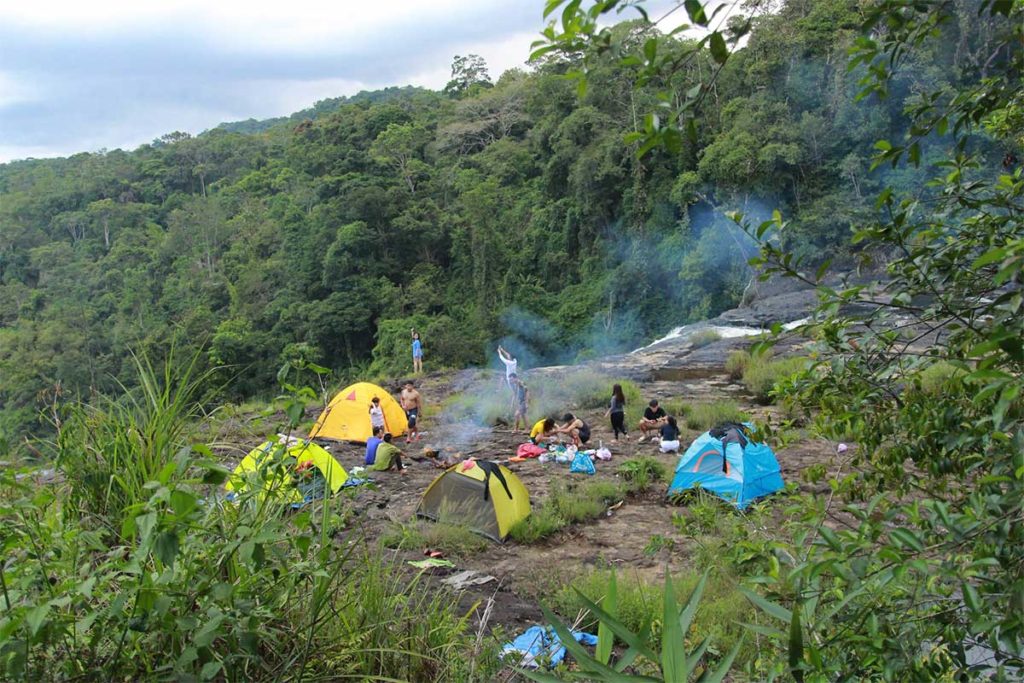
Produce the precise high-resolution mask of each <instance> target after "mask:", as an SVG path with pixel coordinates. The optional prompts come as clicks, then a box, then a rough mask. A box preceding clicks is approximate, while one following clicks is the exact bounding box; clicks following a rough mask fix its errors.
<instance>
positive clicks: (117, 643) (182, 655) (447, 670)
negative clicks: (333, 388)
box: [0, 368, 494, 681]
mask: <svg viewBox="0 0 1024 683" xmlns="http://www.w3.org/2000/svg"><path fill="white" fill-rule="evenodd" d="M142 371H143V373H144V374H143V377H142V383H143V387H142V389H141V390H140V394H139V395H138V396H137V397H134V398H133V397H126V398H123V399H122V400H121V401H119V402H111V403H110V404H108V403H106V402H104V404H103V410H102V411H99V412H96V411H93V410H89V411H87V412H86V413H85V414H84V416H83V417H81V418H75V419H81V420H82V422H81V423H80V424H79V425H73V426H72V428H71V429H69V430H65V431H63V432H62V434H61V436H60V439H61V442H60V447H61V449H62V451H61V455H62V457H68V456H69V455H70V454H71V453H74V452H76V451H77V452H83V453H89V450H90V449H92V448H96V447H98V446H102V447H104V448H106V449H108V450H105V451H104V452H97V453H91V454H90V455H91V457H93V458H94V459H95V463H98V464H99V465H102V466H104V467H107V466H109V465H110V464H111V463H112V462H114V458H118V460H117V461H116V462H117V463H118V464H119V466H120V467H121V468H122V470H123V471H121V472H118V473H116V474H115V475H114V476H112V477H111V476H109V475H108V474H107V472H106V470H103V469H100V468H98V467H96V466H94V465H88V466H89V467H90V468H91V469H89V470H87V475H77V474H75V473H74V470H75V467H73V466H72V465H73V463H71V462H70V461H65V462H64V465H65V466H66V467H65V469H66V470H67V471H68V473H69V476H68V478H67V479H66V481H65V482H63V483H58V484H53V485H48V486H41V487H36V486H34V485H33V484H32V483H30V481H31V480H25V481H19V480H18V478H17V477H16V475H15V473H14V472H13V471H11V470H10V469H9V468H8V469H0V529H2V530H3V546H4V552H5V557H4V560H3V565H2V571H0V578H2V579H3V581H2V583H3V591H2V598H0V599H2V600H3V605H4V609H3V612H2V617H0V631H2V633H3V637H2V638H0V679H3V680H29V681H32V680H58V679H59V680H64V679H73V678H74V679H83V680H152V679H155V678H160V679H164V678H166V679H173V680H213V679H216V680H227V681H241V680H246V681H249V680H252V681H262V680H281V679H282V678H290V679H291V678H294V679H299V680H301V679H302V678H303V677H304V673H305V672H308V673H309V674H310V675H313V672H315V676H316V677H318V678H324V679H331V680H340V679H347V678H352V679H359V680H368V679H375V680H376V679H388V680H409V681H427V680H430V681H433V680H467V679H468V678H469V677H470V676H471V672H470V671H471V669H470V667H472V666H474V664H473V663H472V662H473V660H474V656H473V655H474V653H476V654H478V655H479V659H476V660H475V661H476V663H477V664H479V663H485V665H488V666H489V665H490V664H488V663H493V662H494V658H493V657H490V656H489V655H485V654H482V647H481V643H480V642H478V641H476V640H475V639H474V638H473V637H472V636H471V634H469V633H468V629H467V620H468V615H462V614H460V612H459V611H458V609H457V601H456V600H455V599H454V598H453V597H452V596H451V595H450V594H448V593H444V592H438V591H436V590H434V589H429V590H428V589H425V588H420V587H418V586H417V582H416V580H414V581H413V582H412V584H411V585H410V584H409V581H408V578H407V575H405V574H404V573H403V572H402V571H399V569H400V568H399V567H396V566H393V565H390V564H387V563H385V562H383V561H382V560H379V559H374V557H373V555H371V554H370V553H364V554H361V555H360V554H358V551H357V550H355V549H354V548H358V546H352V545H348V544H341V543H338V542H337V540H336V536H337V535H338V534H339V533H340V532H342V531H343V530H344V527H345V523H346V519H347V518H348V512H349V508H348V499H347V497H345V496H339V497H334V498H329V499H327V500H324V501H318V502H316V503H315V504H312V505H309V506H307V507H306V508H305V509H303V510H301V511H299V512H291V510H290V507H289V505H288V504H287V503H284V502H280V501H278V500H276V499H275V498H274V497H273V496H268V495H266V494H265V490H266V488H265V486H264V484H266V483H267V481H266V479H265V478H266V477H273V478H275V480H277V478H278V477H279V472H278V471H276V470H274V469H273V468H259V469H258V470H256V471H255V472H253V474H252V479H251V482H250V483H251V485H250V486H248V487H246V489H245V490H244V491H241V492H238V493H237V498H236V499H235V501H234V502H227V501H225V500H224V499H223V497H222V494H223V490H222V489H221V485H222V484H223V482H224V480H225V479H226V477H227V471H226V470H225V469H224V468H223V467H222V466H221V465H220V464H219V463H218V462H216V461H215V460H213V459H212V458H211V453H210V451H209V449H208V448H206V447H204V446H193V447H182V448H178V446H179V444H180V440H181V437H180V431H179V429H180V422H181V416H182V415H184V414H187V410H186V409H184V408H182V406H187V405H188V404H189V403H190V402H189V401H188V400H187V399H188V397H189V396H190V393H189V391H188V390H187V387H188V386H189V383H188V382H187V381H186V382H185V383H184V385H182V384H180V383H177V382H173V381H165V380H166V378H167V377H169V376H170V375H168V374H166V373H165V374H164V375H163V377H164V378H165V379H164V380H161V382H157V383H155V384H152V386H147V382H149V380H150V379H152V378H153V376H154V375H157V373H153V372H152V371H151V369H149V368H142ZM157 376H158V375H157ZM186 376H187V373H186ZM168 387H170V388H169V389H168ZM154 397H156V399H155V400H154ZM296 405H297V406H298V407H299V408H301V407H302V405H301V402H299V403H297V404H296ZM287 412H292V411H290V410H289V411H287ZM88 427H94V428H95V432H94V433H89V432H88V429H87V428H88ZM117 428H127V429H131V430H135V431H129V432H128V433H126V434H124V435H122V436H119V435H118V434H117V433H116V432H117ZM75 439H81V440H82V441H81V442H78V441H75ZM118 439H123V441H120V440H118ZM129 446H134V447H135V449H136V450H135V451H131V450H129ZM109 449H113V450H112V451H111V450H109ZM132 453H134V454H135V455H136V456H137V457H136V458H135V459H134V460H133V459H131V458H129V457H127V456H128V455H129V454H132ZM160 463H163V466H162V467H159V469H157V468H158V466H159V464H160ZM153 470H156V471H155V472H154V473H153V474H152V478H149V479H148V480H147V479H146V478H147V477H150V473H151V472H153ZM97 472H98V473H99V474H98V476H97ZM79 476H80V477H81V478H77V477H79ZM92 476H97V481H93V480H91V479H89V477H92ZM118 478H120V479H122V480H123V481H119V480H118ZM103 483H105V484H106V486H108V487H109V488H110V489H111V493H110V494H109V495H103V496H100V493H101V486H100V484H103ZM97 520H98V521H99V525H97ZM115 524H116V528H114V527H115ZM97 526H99V529H97ZM40 577H42V578H43V580H40ZM475 673H476V674H477V676H478V677H480V678H483V679H485V680H486V679H487V677H488V674H489V673H494V672H493V671H490V670H487V669H486V668H485V669H482V670H481V669H478V670H477V671H476V672H475Z"/></svg>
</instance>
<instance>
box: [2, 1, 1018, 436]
mask: <svg viewBox="0 0 1024 683" xmlns="http://www.w3.org/2000/svg"><path fill="white" fill-rule="evenodd" d="M858 7H859V6H858V4H857V3H855V2H851V1H843V0H790V1H789V2H786V3H784V4H783V5H782V6H781V7H779V8H778V9H777V11H774V12H772V13H765V14H763V15H760V16H757V17H755V18H754V19H753V28H752V31H751V33H750V35H749V42H748V43H747V45H746V46H745V47H744V48H743V49H740V50H738V51H736V52H735V53H734V54H733V55H732V56H731V57H730V59H729V60H728V62H727V63H725V65H724V67H722V68H721V71H720V73H718V75H717V78H716V79H715V80H714V82H713V85H712V86H710V88H709V90H708V91H707V93H706V95H705V96H704V97H702V99H701V100H700V104H699V108H700V111H699V117H698V118H697V119H696V120H697V121H699V123H698V125H697V126H696V129H695V131H694V132H695V133H696V135H695V136H693V137H692V138H687V139H684V140H683V141H682V142H681V145H680V148H681V149H680V151H679V153H678V154H676V153H669V152H666V151H659V150H658V149H655V150H654V151H652V152H651V153H649V154H647V155H646V156H644V157H642V158H640V157H638V156H637V155H636V154H635V152H636V147H637V144H638V143H634V144H632V145H627V144H623V140H624V139H625V138H626V137H627V136H628V135H629V134H630V133H635V132H638V131H642V130H643V129H644V127H645V126H646V125H648V123H649V121H645V118H646V114H647V113H648V112H650V111H651V110H652V109H653V108H655V107H656V106H657V104H658V102H659V100H658V93H659V92H662V91H665V90H666V89H667V91H668V92H674V93H680V94H681V93H686V92H687V91H688V90H689V89H690V88H691V87H692V85H693V84H694V83H700V82H702V80H706V76H707V74H709V73H712V71H713V70H715V69H716V68H718V61H719V60H718V57H720V56H721V55H720V54H712V53H713V52H717V51H718V50H720V49H722V48H720V47H719V46H717V45H716V44H714V43H712V46H711V47H712V48H713V49H712V50H710V51H709V50H701V51H700V52H699V54H698V57H697V58H696V59H691V60H688V61H686V62H685V65H684V66H683V67H682V68H679V69H676V70H675V71H673V72H672V73H670V74H668V75H665V76H664V77H662V78H661V80H659V78H658V77H652V78H651V79H649V81H648V82H647V83H646V84H645V85H644V86H643V87H639V88H635V87H634V82H635V80H636V75H637V72H639V70H640V69H641V68H642V64H643V61H644V58H643V55H644V52H645V49H646V47H647V45H648V40H647V39H648V38H649V35H648V33H649V31H650V29H648V28H646V27H645V25H644V24H642V23H639V22H626V23H622V24H619V25H617V26H615V27H614V28H613V29H612V32H611V33H612V37H613V40H614V41H615V44H616V46H617V53H616V55H615V56H613V55H611V54H596V53H595V54H593V55H585V54H583V53H580V54H577V55H569V56H565V55H561V56H555V55H554V54H549V55H547V56H545V57H543V58H541V59H539V60H538V61H537V63H536V68H535V69H534V70H533V71H531V72H528V73H527V72H524V71H518V70H513V71H509V72H507V73H505V74H503V75H502V76H501V77H500V78H498V79H497V80H496V81H495V82H493V84H492V83H491V81H490V78H489V76H488V74H487V72H486V65H484V64H482V62H481V61H480V60H479V58H477V57H475V56H472V55H470V56H467V57H460V58H459V59H458V60H457V61H456V64H455V65H454V66H453V81H452V84H450V87H449V88H446V92H445V93H436V92H430V91H426V90H422V89H412V88H406V89H397V88H396V89H390V90H388V91H384V92H383V93H381V94H379V95H377V96H375V95H374V94H366V95H363V96H359V97H356V98H352V99H348V100H345V99H342V100H336V101H330V102H326V103H321V104H320V105H317V107H315V108H314V109H312V110H309V111H308V115H309V117H308V118H292V119H286V120H279V121H274V122H270V123H268V124H261V123H259V122H243V123H240V124H231V125H228V126H225V127H223V128H218V129H214V130H211V131H208V132H206V133H204V134H202V135H199V136H197V137H192V136H189V135H186V134H182V133H172V134H169V135H166V136H164V137H162V138H160V139H159V140H156V141H154V142H153V143H152V144H148V145H143V146H142V147H140V148H138V149H136V150H134V151H131V152H124V151H121V150H114V151H109V152H103V153H95V154H78V155H75V156H72V157H69V158H65V159H53V160H27V161H19V162H13V163H9V164H6V165H2V166H0V373H2V375H3V382H2V384H0V439H2V440H3V441H6V442H7V443H8V444H13V443H15V442H17V441H19V440H20V437H21V436H22V435H24V434H26V433H28V432H31V431H34V430H39V429H42V428H45V423H44V422H43V418H41V417H40V410H41V409H42V408H43V407H44V406H46V405H51V404H52V402H53V400H54V397H55V395H57V394H60V395H63V396H70V395H87V394H88V393H90V392H94V391H105V390H108V389H110V388H111V387H112V386H114V384H115V383H116V382H117V381H118V380H119V379H124V378H125V377H126V373H125V368H126V367H127V366H128V362H129V361H128V359H129V358H130V356H129V350H130V349H135V350H139V351H146V352H149V353H155V354H156V355H159V354H160V353H161V352H162V350H163V349H166V348H167V347H168V346H169V345H171V344H172V343H173V344H174V345H176V346H177V347H178V348H183V347H184V348H186V349H187V348H196V347H200V346H202V347H204V348H206V358H207V360H208V362H209V363H210V364H213V365H225V366H229V368H228V370H227V371H226V372H227V376H230V377H234V378H235V379H234V380H233V382H232V384H231V387H230V390H231V391H232V392H234V394H235V395H236V396H238V397H242V396H247V395H252V394H257V393H260V392H262V391H268V390H269V388H270V387H271V386H272V385H273V382H272V380H273V376H274V373H275V371H276V368H277V367H278V366H279V365H280V362H281V360H282V358H285V357H291V356H292V355H294V354H295V353H297V349H300V350H301V354H302V355H303V357H305V358H307V359H308V360H311V361H314V362H317V363H320V364H323V365H326V366H329V367H331V368H333V369H335V370H336V371H338V372H339V373H342V374H345V373H350V374H354V373H357V372H362V371H365V370H366V369H367V368H368V366H371V364H372V369H373V371H377V372H387V371H392V370H395V369H397V368H399V367H402V364H403V363H404V362H405V358H404V355H405V351H406V349H405V345H404V344H403V343H400V342H399V341H396V340H397V337H395V335H396V334H399V336H401V335H400V333H396V331H403V330H407V329H408V328H409V327H411V326H412V324H415V325H416V327H417V328H420V329H422V330H423V332H424V335H423V337H424V347H425V349H426V351H427V354H428V358H429V361H428V364H429V365H430V366H433V367H437V366H438V365H463V364H468V363H479V362H481V361H483V360H484V358H485V357H486V356H485V354H486V351H487V349H488V348H489V342H490V341H492V340H495V339H498V338H502V337H511V338H513V339H514V341H513V342H512V347H513V348H514V349H515V350H516V351H517V352H518V353H521V354H526V355H528V356H532V357H533V358H547V359H555V358H562V359H572V358H574V357H577V356H578V355H579V354H584V355H586V354H590V353H595V352H602V351H610V350H618V349H622V348H628V347H629V346H630V345H637V344H638V343H639V342H641V341H642V340H644V339H647V338H649V337H650V336H651V335H653V334H657V333H659V332H663V331H665V330H666V329H668V328H670V327H671V326H673V325H677V324H680V323H683V322H686V321H688V320H692V319H697V318H700V317H704V316H708V315H713V314H715V313H717V312H719V311H721V310H723V309H726V308H728V307H730V306H732V305H734V304H735V303H736V302H737V301H738V298H739V296H740V294H741V292H742V290H743V287H744V284H745V283H746V281H747V279H748V277H749V272H748V271H747V267H746V265H745V264H746V260H747V258H748V257H749V256H750V255H751V253H752V252H753V249H754V245H753V244H752V242H751V241H750V240H749V238H747V237H745V236H744V234H743V233H742V231H740V230H738V229H737V228H736V227H735V226H734V225H733V224H732V223H731V222H730V221H728V220H727V219H726V218H725V217H724V212H725V211H726V210H731V209H739V210H742V211H744V212H745V213H747V214H748V215H752V216H757V215H758V214H761V213H763V214H765V215H767V214H768V213H769V212H770V210H771V209H774V208H779V209H781V210H782V211H783V212H784V213H785V214H786V215H787V217H789V218H790V224H789V229H788V230H787V232H786V234H785V235H784V239H785V241H786V242H787V245H788V246H790V247H793V248H795V249H796V250H798V251H800V252H801V253H804V254H807V255H810V256H811V257H812V258H814V259H823V258H825V257H826V256H827V257H835V258H838V259H839V260H840V261H842V260H843V259H849V258H850V257H851V255H852V254H853V249H854V247H852V246H851V245H850V239H849V237H850V234H851V232H850V226H851V224H852V223H853V222H855V221H856V220H857V218H858V216H862V215H865V214H866V213H869V212H871V211H873V210H874V209H873V197H872V192H873V191H875V190H877V189H878V188H879V186H880V182H881V181H880V178H879V174H880V172H879V171H876V172H872V171H871V170H870V169H869V163H870V162H869V158H870V155H871V144H872V143H873V142H874V141H875V140H876V139H877V138H879V137H883V136H884V135H885V134H887V133H892V132H893V131H896V130H898V129H899V128H900V126H901V125H903V124H902V123H901V120H902V119H901V117H900V112H901V111H902V106H903V103H904V101H905V100H907V99H908V98H912V97H913V96H914V93H915V92H917V84H918V82H919V81H920V82H927V83H929V84H935V83H936V82H939V81H943V80H948V81H950V82H952V81H955V79H957V78H958V77H959V74H960V72H961V70H962V69H963V68H964V66H965V65H966V64H968V63H970V61H971V60H972V59H976V58H977V50H976V49H975V47H976V46H975V45H974V42H972V41H974V38H973V37H972V36H973V35H974V34H968V31H971V30H974V29H973V28H972V25H971V24H970V23H969V22H965V23H964V24H963V25H962V26H954V27H950V31H951V32H952V33H953V34H954V35H957V36H960V37H961V38H962V40H960V43H957V41H955V40H954V41H951V42H950V43H949V44H946V45H943V46H940V47H939V48H936V49H937V50H938V51H937V52H936V53H935V54H931V53H929V54H921V55H919V56H917V57H916V59H917V66H916V68H915V69H909V70H907V71H906V72H904V74H905V75H902V76H900V77H899V78H898V79H897V80H896V81H895V82H894V84H893V88H892V92H891V94H890V97H889V99H887V100H878V99H875V100H872V101H869V102H860V103H856V102H855V101H854V95H855V93H856V91H857V83H856V82H857V80H858V78H859V75H858V74H857V73H848V72H847V70H846V51H847V49H848V48H849V47H850V46H851V45H852V43H853V40H854V38H855V36H856V33H857V27H858V26H859V24H860V22H861V20H862V17H861V14H860V10H859V9H858ZM960 31H963V34H962V36H961V34H960V33H959V32H960ZM691 46H692V44H691V43H686V42H683V41H681V40H677V39H675V38H665V39H663V40H661V41H659V47H658V49H659V50H660V51H661V53H660V54H663V55H664V54H669V55H671V53H672V51H673V50H678V51H683V50H686V49H688V48H689V47H691ZM623 54H635V55H637V59H635V60H634V66H633V67H631V68H632V70H633V71H632V72H631V71H630V69H629V68H623V67H622V65H621V63H620V60H619V57H620V56H621V55H623ZM585 57H586V58H587V60H588V83H589V87H588V88H587V90H586V92H585V93H584V94H583V96H582V97H578V92H577V88H576V85H575V83H574V82H573V81H572V80H571V79H567V78H565V76H564V75H565V74H566V72H568V71H571V70H572V69H574V68H575V67H576V66H577V63H578V62H579V61H580V60H582V59H584V58H585ZM681 96H682V95H680V97H681ZM994 153H995V154H998V153H999V151H998V150H996V151H995V152H994ZM923 156H924V160H925V162H927V161H928V160H929V158H930V157H929V150H928V149H927V148H926V149H925V150H924V151H923ZM888 173H890V177H889V178H888V179H887V182H888V183H889V184H896V185H898V186H899V187H900V189H901V190H903V191H906V192H910V193H920V192H924V191H925V188H924V187H923V185H921V186H917V185H915V183H920V182H921V181H920V180H918V178H919V176H918V175H915V174H909V173H908V174H905V175H900V174H901V170H899V169H897V170H894V171H891V172H888Z"/></svg>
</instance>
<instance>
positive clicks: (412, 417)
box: [400, 382, 423, 443]
mask: <svg viewBox="0 0 1024 683" xmlns="http://www.w3.org/2000/svg"><path fill="white" fill-rule="evenodd" d="M400 400H401V404H402V410H404V411H405V417H406V419H407V420H408V421H409V436H408V437H407V438H406V440H405V442H406V443H409V442H411V441H419V438H420V432H419V426H418V425H417V422H418V420H419V416H420V408H422V407H423V398H422V397H421V396H420V392H418V391H416V387H415V386H414V385H413V383H412V382H406V383H405V386H404V387H403V388H402V395H401V397H400Z"/></svg>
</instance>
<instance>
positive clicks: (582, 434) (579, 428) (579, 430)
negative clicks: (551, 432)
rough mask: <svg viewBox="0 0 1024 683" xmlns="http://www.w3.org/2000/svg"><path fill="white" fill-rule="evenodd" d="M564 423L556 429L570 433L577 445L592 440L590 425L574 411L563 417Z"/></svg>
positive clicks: (561, 432)
mask: <svg viewBox="0 0 1024 683" xmlns="http://www.w3.org/2000/svg"><path fill="white" fill-rule="evenodd" d="M562 421H563V422H565V424H564V425H562V426H561V427H559V428H558V429H557V430H555V431H556V432H557V433H559V434H568V435H569V436H570V437H571V438H572V442H573V443H574V444H576V446H577V447H579V446H582V445H583V444H585V443H586V442H588V441H590V425H588V424H587V423H586V422H584V421H583V420H581V419H580V418H578V417H576V416H575V415H573V414H572V413H566V414H565V416H564V417H563V418H562Z"/></svg>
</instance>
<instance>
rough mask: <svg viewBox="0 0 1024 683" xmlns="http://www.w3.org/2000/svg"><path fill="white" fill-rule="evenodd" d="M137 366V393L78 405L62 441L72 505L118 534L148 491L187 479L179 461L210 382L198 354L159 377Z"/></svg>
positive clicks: (60, 460)
mask: <svg viewBox="0 0 1024 683" xmlns="http://www.w3.org/2000/svg"><path fill="white" fill-rule="evenodd" d="M133 360H134V362H135V368H136V371H137V373H138V382H139V384H138V386H137V387H136V388H135V389H132V390H125V391H124V393H123V395H122V396H121V397H119V398H116V399H112V398H100V399H98V401H97V403H96V404H94V405H89V404H84V403H80V404H75V405H72V406H71V407H70V408H69V413H68V416H67V419H66V420H65V421H64V422H63V424H62V425H61V427H60V430H59V432H58V437H57V441H56V465H57V467H58V468H59V469H60V470H61V471H62V472H63V474H64V476H65V479H66V481H67V482H68V484H69V486H70V490H69V498H70V501H71V502H72V503H73V504H74V505H76V506H77V507H78V508H79V509H80V510H82V511H84V512H87V513H90V514H92V515H95V516H96V518H97V519H98V520H99V521H100V522H101V523H105V524H107V525H108V526H109V527H110V528H111V530H113V531H114V532H115V533H116V532H118V530H119V529H120V527H121V523H122V522H123V521H124V515H125V514H126V512H127V511H130V510H132V509H133V508H134V507H137V506H138V505H140V504H141V503H143V502H145V501H146V500H148V499H149V497H150V495H151V491H150V490H148V489H147V486H146V485H147V483H149V482H154V481H159V482H160V483H162V484H164V485H166V484H167V483H168V482H169V481H170V480H171V479H172V478H175V477H180V476H181V475H182V474H183V468H182V464H181V459H180V458H179V455H180V454H181V452H182V448H183V447H184V446H185V445H186V439H185V434H186V431H187V429H188V428H189V425H190V422H191V421H192V420H193V419H194V418H195V417H196V416H197V415H198V414H199V408H200V401H201V399H202V398H203V392H204V391H206V386H207V384H208V380H209V379H210V376H211V373H210V372H199V371H198V369H197V362H198V360H199V354H196V355H194V356H193V357H192V358H191V360H190V361H189V362H187V363H186V364H185V365H183V366H181V367H178V366H176V365H175V361H174V357H173V353H172V354H171V355H170V357H168V359H167V360H166V361H165V362H164V364H163V367H162V368H160V369H156V368H154V367H153V365H152V363H151V362H150V361H149V359H148V358H146V357H139V356H133Z"/></svg>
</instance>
